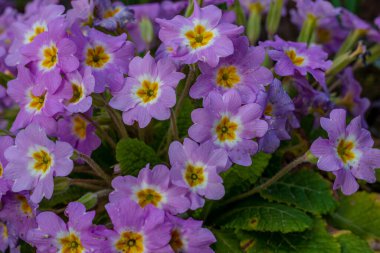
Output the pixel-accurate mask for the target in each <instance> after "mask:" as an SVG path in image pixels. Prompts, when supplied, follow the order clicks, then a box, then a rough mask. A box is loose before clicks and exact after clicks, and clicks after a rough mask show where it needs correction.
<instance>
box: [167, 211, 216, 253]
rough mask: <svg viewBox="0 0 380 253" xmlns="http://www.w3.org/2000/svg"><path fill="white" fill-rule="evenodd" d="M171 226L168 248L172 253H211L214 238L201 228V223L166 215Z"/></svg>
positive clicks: (208, 231) (205, 229)
mask: <svg viewBox="0 0 380 253" xmlns="http://www.w3.org/2000/svg"><path fill="white" fill-rule="evenodd" d="M167 220H168V221H169V222H170V223H171V224H172V226H173V228H172V230H171V239H170V247H171V248H172V250H173V251H174V253H181V252H202V253H213V252H214V251H213V250H212V249H211V248H210V245H211V244H213V243H214V242H216V239H215V236H214V235H213V234H212V233H211V231H210V230H208V229H207V228H202V221H198V220H194V219H192V218H188V219H187V220H184V219H181V218H179V217H176V216H171V215H167Z"/></svg>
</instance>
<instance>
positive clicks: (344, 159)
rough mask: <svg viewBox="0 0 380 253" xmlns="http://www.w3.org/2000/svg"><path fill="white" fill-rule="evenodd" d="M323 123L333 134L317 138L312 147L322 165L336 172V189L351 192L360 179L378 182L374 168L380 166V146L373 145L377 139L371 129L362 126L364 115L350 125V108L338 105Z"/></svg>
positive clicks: (324, 168)
mask: <svg viewBox="0 0 380 253" xmlns="http://www.w3.org/2000/svg"><path fill="white" fill-rule="evenodd" d="M321 126H322V128H323V129H324V130H326V132H327V133H328V136H329V138H328V139H322V138H318V139H317V140H315V141H314V142H313V144H312V145H311V148H310V151H311V153H312V154H313V155H315V156H316V157H318V163H317V166H318V168H319V169H321V170H324V171H331V172H333V173H334V174H335V176H336V179H335V182H334V189H338V188H341V189H342V192H343V193H344V194H346V195H350V194H353V193H354V192H356V191H357V190H358V188H359V184H358V183H357V182H356V179H362V180H365V181H367V182H369V183H374V182H375V181H376V177H375V171H374V169H376V168H380V150H379V149H374V148H372V146H373V144H374V142H373V140H372V138H371V134H370V132H369V131H368V130H366V129H364V128H362V125H361V117H360V116H359V117H356V118H354V119H353V120H352V121H351V122H350V124H349V125H348V126H347V127H346V111H345V110H343V109H335V110H332V111H331V113H330V118H321Z"/></svg>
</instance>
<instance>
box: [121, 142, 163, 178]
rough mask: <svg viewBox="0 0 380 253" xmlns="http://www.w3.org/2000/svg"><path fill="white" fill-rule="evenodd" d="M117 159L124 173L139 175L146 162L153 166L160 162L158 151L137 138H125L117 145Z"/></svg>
mask: <svg viewBox="0 0 380 253" xmlns="http://www.w3.org/2000/svg"><path fill="white" fill-rule="evenodd" d="M116 160H117V161H118V162H119V163H120V169H121V172H122V174H123V175H137V174H138V172H139V170H140V169H141V168H143V167H145V165H146V164H148V163H149V164H150V165H151V166H153V165H156V164H158V163H159V162H160V160H159V158H158V157H157V155H156V152H155V151H154V150H153V149H152V148H151V147H149V146H148V145H146V144H145V143H144V142H142V141H139V140H137V139H129V138H127V139H123V140H121V141H119V143H118V144H117V146H116Z"/></svg>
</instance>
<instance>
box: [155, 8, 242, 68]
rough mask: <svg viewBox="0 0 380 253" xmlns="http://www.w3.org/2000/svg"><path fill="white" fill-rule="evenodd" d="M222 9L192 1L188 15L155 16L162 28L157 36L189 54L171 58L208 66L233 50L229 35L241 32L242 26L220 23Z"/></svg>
mask: <svg viewBox="0 0 380 253" xmlns="http://www.w3.org/2000/svg"><path fill="white" fill-rule="evenodd" d="M221 18H222V11H221V10H220V9H219V8H217V7H216V6H213V5H209V6H206V7H204V8H199V6H198V3H196V2H194V12H193V14H192V15H191V16H190V17H189V18H185V17H183V16H175V17H174V18H173V19H171V20H164V19H156V21H157V23H158V24H159V25H160V27H161V29H160V31H159V37H160V39H161V41H162V42H163V43H164V44H169V46H171V45H172V44H177V45H183V46H186V48H187V51H188V53H187V54H185V55H183V56H178V57H173V58H174V59H177V60H180V61H182V62H184V63H186V64H192V63H196V62H198V61H201V62H206V63H207V64H209V65H210V66H211V67H215V66H216V65H218V63H219V58H221V57H226V56H229V55H231V54H232V53H233V52H234V48H233V44H232V41H231V38H232V37H235V36H238V35H239V34H241V33H242V32H243V27H241V26H240V27H238V26H236V25H233V24H230V23H223V22H221Z"/></svg>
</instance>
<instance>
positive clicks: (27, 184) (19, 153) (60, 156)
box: [4, 124, 73, 203]
mask: <svg viewBox="0 0 380 253" xmlns="http://www.w3.org/2000/svg"><path fill="white" fill-rule="evenodd" d="M72 154H73V148H72V147H71V146H70V145H69V144H68V143H66V142H60V141H57V142H56V143H54V142H53V141H51V140H49V138H48V137H47V136H46V133H45V131H44V130H43V129H42V128H40V127H39V126H37V125H36V124H31V125H29V126H28V127H27V128H25V129H24V130H21V131H20V132H19V133H18V134H17V136H16V140H15V145H14V146H11V147H9V148H8V149H7V150H6V151H5V153H4V156H5V158H6V159H7V160H8V164H7V166H6V167H5V171H4V177H5V178H7V179H12V180H14V183H13V186H12V191H14V192H20V191H22V190H32V191H33V192H32V195H31V196H30V199H31V200H32V201H33V202H34V203H39V202H40V201H41V200H42V198H43V197H44V196H45V197H46V198H48V199H49V198H50V197H51V196H52V194H53V188H54V182H53V177H54V176H67V175H68V174H70V172H71V170H72V169H73V161H72V160H71V159H70V157H71V156H72Z"/></svg>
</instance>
